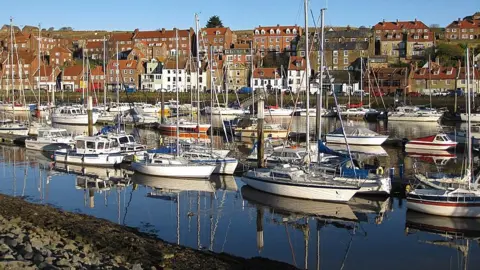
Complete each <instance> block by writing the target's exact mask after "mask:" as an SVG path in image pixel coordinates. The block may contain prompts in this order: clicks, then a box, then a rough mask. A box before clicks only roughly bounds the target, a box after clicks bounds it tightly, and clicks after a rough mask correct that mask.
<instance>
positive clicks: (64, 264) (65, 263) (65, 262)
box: [55, 259, 70, 267]
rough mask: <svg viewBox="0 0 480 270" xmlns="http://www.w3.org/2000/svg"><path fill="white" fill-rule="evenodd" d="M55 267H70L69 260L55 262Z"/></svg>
mask: <svg viewBox="0 0 480 270" xmlns="http://www.w3.org/2000/svg"><path fill="white" fill-rule="evenodd" d="M55 265H56V266H58V267H67V266H70V262H69V261H68V260H67V259H60V260H58V261H56V262H55Z"/></svg>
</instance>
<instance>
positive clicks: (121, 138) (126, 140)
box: [108, 134, 145, 151]
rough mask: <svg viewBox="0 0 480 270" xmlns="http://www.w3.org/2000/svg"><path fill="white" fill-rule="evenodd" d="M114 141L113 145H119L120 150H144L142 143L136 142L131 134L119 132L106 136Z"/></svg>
mask: <svg viewBox="0 0 480 270" xmlns="http://www.w3.org/2000/svg"><path fill="white" fill-rule="evenodd" d="M108 138H109V139H111V140H112V141H113V143H114V146H115V147H120V150H121V151H142V150H145V146H144V145H143V144H140V143H137V142H136V141H135V138H134V137H133V135H127V134H119V135H113V136H108Z"/></svg>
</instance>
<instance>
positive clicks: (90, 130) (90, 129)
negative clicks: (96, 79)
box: [87, 96, 93, 136]
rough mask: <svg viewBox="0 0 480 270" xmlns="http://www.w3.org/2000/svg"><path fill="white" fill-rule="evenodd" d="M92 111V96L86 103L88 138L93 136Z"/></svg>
mask: <svg viewBox="0 0 480 270" xmlns="http://www.w3.org/2000/svg"><path fill="white" fill-rule="evenodd" d="M92 109H93V100H92V96H88V102H87V114H88V136H93V115H92Z"/></svg>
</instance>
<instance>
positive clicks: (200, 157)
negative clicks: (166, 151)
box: [181, 151, 238, 174]
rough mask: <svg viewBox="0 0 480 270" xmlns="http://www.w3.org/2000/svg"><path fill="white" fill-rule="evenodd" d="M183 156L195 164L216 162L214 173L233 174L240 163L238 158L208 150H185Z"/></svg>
mask: <svg viewBox="0 0 480 270" xmlns="http://www.w3.org/2000/svg"><path fill="white" fill-rule="evenodd" d="M181 156H182V157H183V158H185V159H187V160H189V161H190V162H192V163H194V164H215V170H214V171H213V173H214V174H233V173H234V172H235V169H236V168H237V165H238V160H237V159H236V158H229V157H221V156H217V155H215V154H214V153H211V152H208V151H205V152H196V151H195V152H183V153H182V154H181Z"/></svg>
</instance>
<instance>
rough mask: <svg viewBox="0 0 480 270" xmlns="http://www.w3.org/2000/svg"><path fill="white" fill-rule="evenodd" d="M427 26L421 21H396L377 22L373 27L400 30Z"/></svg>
mask: <svg viewBox="0 0 480 270" xmlns="http://www.w3.org/2000/svg"><path fill="white" fill-rule="evenodd" d="M425 28H428V27H427V26H426V25H425V24H424V23H423V22H422V21H417V20H414V21H396V22H385V21H383V22H379V23H377V24H376V25H375V26H374V27H373V29H375V30H402V29H425Z"/></svg>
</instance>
